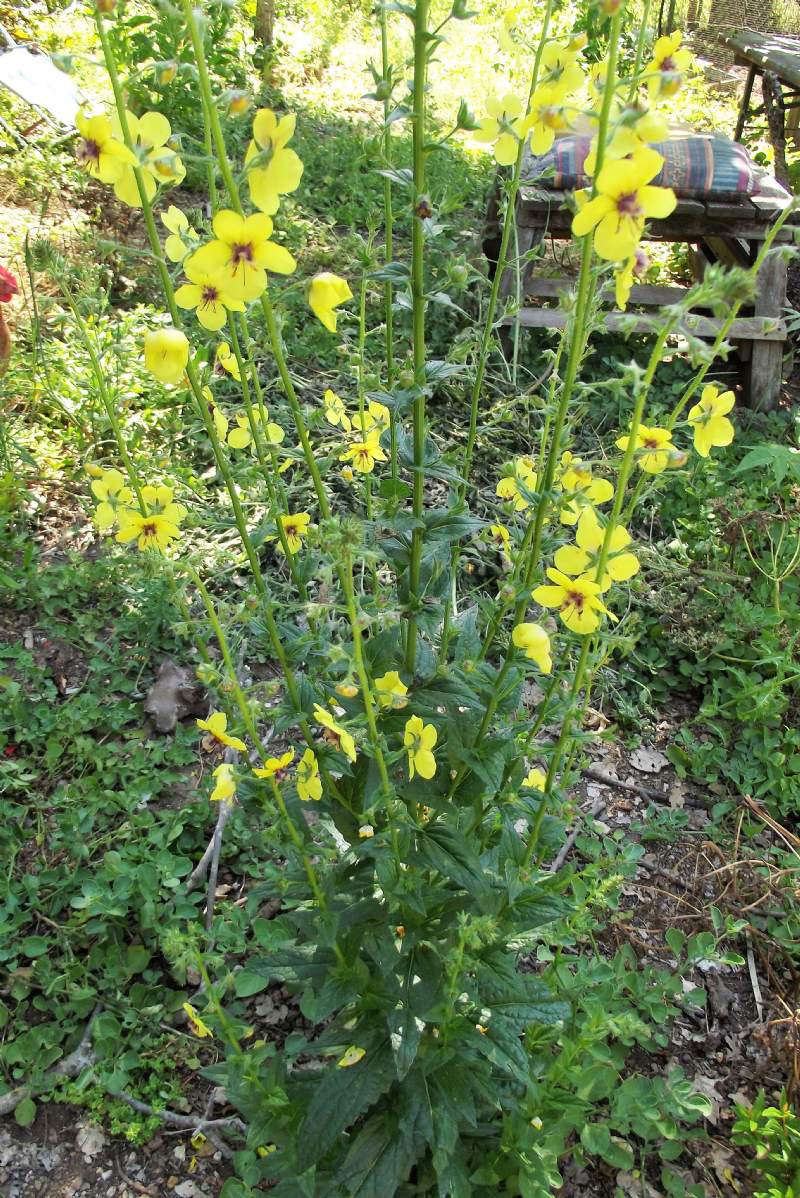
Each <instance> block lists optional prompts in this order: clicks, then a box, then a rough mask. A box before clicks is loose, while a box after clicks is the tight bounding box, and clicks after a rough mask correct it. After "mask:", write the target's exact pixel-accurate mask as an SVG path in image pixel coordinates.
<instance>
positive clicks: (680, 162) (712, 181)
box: [524, 133, 759, 200]
mask: <svg viewBox="0 0 800 1198" xmlns="http://www.w3.org/2000/svg"><path fill="white" fill-rule="evenodd" d="M590 145H591V138H589V137H583V136H571V137H561V138H558V139H557V140H556V141H555V142H554V143H553V148H552V149H551V150H548V152H547V153H546V154H542V155H541V156H540V157H538V158H535V157H531V158H530V159H529V160H528V167H527V170H526V171H525V173H524V181H525V182H526V183H533V182H535V183H537V184H539V185H540V186H542V187H552V188H553V189H555V190H557V191H573V190H574V189H575V188H579V187H589V186H591V179H590V178H589V176H588V175H587V174H586V173H585V171H584V163H585V162H586V158H587V156H588V154H589V147H590ZM653 148H654V149H656V150H658V152H659V154H661V155H663V157H664V159H665V161H664V165H663V167H662V168H661V170H660V171H659V173H658V174H657V175H656V177H655V179H653V183H654V184H655V185H656V186H657V187H671V188H672V189H673V191H674V192H675V194H676V195H677V196H684V197H686V198H690V197H693V198H695V199H712V198H716V199H719V200H722V199H731V200H737V199H741V197H742V196H751V195H755V194H756V193H757V192H758V190H759V183H758V178H757V176H756V169H755V166H754V164H753V162H752V161H751V159H750V155H749V154H748V153H747V150H746V149H745V148H744V146H740V145H739V143H738V142H735V141H731V139H730V138H729V137H723V136H721V135H720V134H718V133H693V134H690V135H688V136H682V137H672V138H670V140H669V141H664V142H656V143H655V144H654V147H653Z"/></svg>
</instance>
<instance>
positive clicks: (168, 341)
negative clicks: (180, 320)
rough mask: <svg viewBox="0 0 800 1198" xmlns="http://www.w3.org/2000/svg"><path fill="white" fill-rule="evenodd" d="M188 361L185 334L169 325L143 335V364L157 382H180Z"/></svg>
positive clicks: (187, 344)
mask: <svg viewBox="0 0 800 1198" xmlns="http://www.w3.org/2000/svg"><path fill="white" fill-rule="evenodd" d="M188 361H189V341H188V338H187V336H186V334H185V333H182V332H181V330H180V329H175V328H173V327H172V326H171V325H168V326H167V327H166V328H161V329H153V330H152V331H151V332H149V333H146V334H145V338H144V364H145V366H146V367H147V369H148V370H149V371H150V373H151V374H154V375H155V376H156V378H157V379H158V380H159V382H162V383H167V384H172V385H173V386H174V385H175V384H176V383H179V382H181V380H182V379H183V372H184V371H185V370H186V365H187V363H188Z"/></svg>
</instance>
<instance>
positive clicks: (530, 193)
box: [501, 167, 794, 409]
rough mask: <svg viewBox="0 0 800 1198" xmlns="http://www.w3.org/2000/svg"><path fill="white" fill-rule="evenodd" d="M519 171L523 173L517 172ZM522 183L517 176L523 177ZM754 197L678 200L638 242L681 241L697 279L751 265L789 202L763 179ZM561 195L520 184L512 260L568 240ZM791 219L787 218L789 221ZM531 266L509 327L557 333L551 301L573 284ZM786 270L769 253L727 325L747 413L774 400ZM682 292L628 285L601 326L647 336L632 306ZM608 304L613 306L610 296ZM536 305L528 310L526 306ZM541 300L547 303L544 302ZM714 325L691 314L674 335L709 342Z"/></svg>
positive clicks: (507, 289)
mask: <svg viewBox="0 0 800 1198" xmlns="http://www.w3.org/2000/svg"><path fill="white" fill-rule="evenodd" d="M523 170H524V167H523ZM523 178H524V174H523ZM760 184H761V192H760V194H758V195H755V196H752V197H750V198H742V199H741V200H739V201H737V202H718V201H714V200H694V199H692V200H689V199H679V200H678V205H677V207H676V209H675V211H674V212H673V214H672V215H671V216H669V217H667V219H666V220H654V221H651V222H649V223H648V225H647V228H646V232H645V238H644V240H645V241H672V242H682V243H685V244H688V245H689V246H690V256H691V258H692V266H693V270H694V272H695V274H696V277H698V278H700V277H702V272H703V270H704V269H705V266H706V265H707V264H708V263H711V262H722V263H724V264H726V265H739V266H744V267H747V266H751V265H752V264H753V262H754V261H755V259H756V256H757V254H758V252H759V249H760V246H761V243H762V242H763V241H764V238H765V237H766V235H767V232H768V230H769V227H770V225H771V223H772V222H774V221H775V220H776V219H777V218H778V216H779V215H780V214H781V213H782V212H783V211H784V209H785V208H786V207H787V206H788V205H789V204H790V203H791V200H792V197H791V196H790V194H789V192H787V191H786V190H785V189H784V188H783V187H781V185H780V184H779V183H778V182H777V181H776V180H775V179H773V178H772V177H771V176H769V175H764V177H763V178H761V179H760ZM565 199H566V194H565V193H564V192H562V191H551V190H548V189H547V188H544V187H542V186H526V185H525V184H524V183H523V185H522V187H521V188H520V191H519V195H518V197H517V208H516V221H517V235H518V246H519V254H520V257H523V256H524V255H526V254H527V253H528V252H529V251H530V250H532V249H534V247H535V246H537V245H539V244H540V243H541V242H542V241H543V240H544V239H545V238H546V237H551V238H554V239H555V240H567V239H569V238H570V237H571V224H572V213H571V211H570V210H569V208H568V207H567V206H566V203H565ZM793 219H794V217H790V220H793ZM793 239H794V229H793V228H791V227H790V226H789V223H788V222H787V224H786V225H784V227H783V228H782V229H781V230H780V231H779V233H778V237H777V241H778V242H779V243H780V242H783V243H785V242H790V241H792V240H793ZM523 260H524V258H523ZM533 265H534V263H533V261H528V262H527V265H526V267H525V269H524V270H523V279H522V296H523V303H522V307H521V309H520V311H519V312H518V313H517V314H516V316H514V317H510V318H509V320H510V321H511V322H513V321H515V320H516V321H518V322H519V324H520V325H521V326H522V327H523V328H548V329H557V328H562V327H563V326H564V324H565V322H566V313H565V312H564V311H563V310H562V309H560V308H559V307H557V306H553V304H552V301H553V300H557V299H558V297H559V296H560V294H561V293H562V292H563V291H565V290H569V289H570V288H572V287H573V286H574V280H572V279H568V278H563V277H562V278H552V277H550V278H541V277H537V276H535V275H534V274H533ZM786 270H787V264H786V262H785V261H783V259H782V257H781V256H780V255H776V254H770V255H769V257H768V258H767V260H766V261H765V263H764V265H763V266H762V268H761V270H760V272H759V276H758V293H757V297H756V301H755V304H754V305H752V306H751V308H750V309H743V314H742V315H741V316H740V317H739V318H738V319H737V320H736V321H734V323H733V326H732V327H731V330H730V333H729V334H728V340H730V341H731V342H733V343H734V344H735V345H736V348H737V350H738V351H739V356H740V359H741V360H742V361H743V362H745V363H746V380H745V382H746V397H749V398H748V400H747V402H749V403H750V404H751V406H753V407H758V408H762V409H770V408H774V407H775V406H776V405H777V403H778V400H779V397H780V388H781V368H782V363H783V347H784V342H785V341H786V337H787V331H786V322H785V320H784V319H783V308H784V305H785V303H786ZM515 289H516V272H515V271H514V269H513V267H511V268H509V269H507V271H506V273H505V276H504V278H503V280H502V284H501V291H502V293H503V294H504V295H505V296H509V295H512V294H514V293H515ZM688 290H689V288H687V287H674V286H673V287H665V286H652V285H640V286H634V287H633V289H632V291H631V297H630V301H629V305H628V311H627V312H626V313H622V312H619V311H614V310H613V309H612V310H609V311H608V312H607V313H606V315H605V319H604V327H605V328H606V329H609V330H615V329H625V330H629V331H630V330H632V331H639V332H651V333H652V332H653V331H654V329H655V328H657V325H658V317H657V315H655V314H654V313H653V314H650V315H647V314H645V313H640V312H636V311H635V309H636V308H637V307H641V308H653V307H655V308H658V307H663V306H664V305H666V304H673V303H676V302H677V301H679V300H680V299H682V298H683V297H684V296H685V294H686V292H687V291H688ZM607 294H608V298H609V299H610V300H611V301H612V302H613V290H612V289H609V292H608V293H607ZM531 300H533V301H536V303H535V304H532V303H530V302H529V301H531ZM547 301H551V302H550V303H548V302H547ZM722 323H723V322H722V320H720V319H719V318H717V317H714V316H713V315H711V314H709V313H708V312H706V313H704V312H702V311H701V310H698V311H693V312H692V313H691V314H689V315H687V316H686V318H685V320H684V324H683V328H682V330H681V329H679V330H677V331H678V332H681V331H683V332H684V333H686V334H692V335H693V336H695V337H701V338H708V339H709V340H713V339H714V338H715V336H716V335H717V333H718V331H719V329H720V328H721V326H722Z"/></svg>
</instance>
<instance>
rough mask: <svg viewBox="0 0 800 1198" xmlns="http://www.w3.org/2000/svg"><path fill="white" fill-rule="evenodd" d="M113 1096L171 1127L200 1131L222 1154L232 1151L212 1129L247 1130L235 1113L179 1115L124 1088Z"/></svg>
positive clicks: (194, 1131)
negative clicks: (223, 1115) (219, 1116)
mask: <svg viewBox="0 0 800 1198" xmlns="http://www.w3.org/2000/svg"><path fill="white" fill-rule="evenodd" d="M114 1097H115V1098H119V1099H120V1100H121V1101H122V1102H124V1103H127V1105H128V1106H129V1107H132V1108H133V1110H134V1111H139V1113H140V1114H142V1115H152V1116H153V1117H154V1118H156V1119H161V1120H162V1121H163V1122H164V1123H170V1124H171V1125H172V1126H173V1127H180V1128H182V1129H184V1130H185V1131H191V1132H193V1133H196V1132H202V1133H203V1135H204V1136H205V1137H206V1139H208V1140H210V1141H211V1143H212V1144H213V1145H214V1146H215V1147H216V1148H217V1149H219V1151H220V1152H221V1153H222V1155H223V1156H226V1157H231V1156H233V1153H232V1152H231V1150H230V1148H228V1146H227V1144H224V1143H223V1142H222V1140H220V1139H219V1138H218V1137H217V1136H215V1135H214V1132H213V1130H212V1129H213V1128H217V1129H219V1130H221V1129H222V1128H224V1127H229V1128H230V1129H231V1130H232V1131H238V1132H240V1133H241V1134H242V1135H245V1134H246V1132H247V1125H246V1124H245V1123H243V1122H242V1120H241V1119H239V1118H238V1117H237V1116H236V1115H231V1116H230V1117H229V1118H227V1119H205V1118H204V1117H203V1116H202V1115H181V1114H179V1113H178V1112H177V1111H166V1110H158V1109H156V1107H152V1106H150V1105H149V1104H148V1103H146V1102H140V1101H139V1099H138V1098H134V1097H133V1095H132V1094H126V1093H125V1091H124V1090H121V1091H120V1092H119V1093H118V1094H115V1095H114Z"/></svg>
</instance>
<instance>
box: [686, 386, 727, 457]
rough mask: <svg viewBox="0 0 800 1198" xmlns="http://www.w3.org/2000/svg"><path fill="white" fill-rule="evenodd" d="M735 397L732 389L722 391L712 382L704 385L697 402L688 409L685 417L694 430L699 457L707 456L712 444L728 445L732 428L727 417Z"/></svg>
mask: <svg viewBox="0 0 800 1198" xmlns="http://www.w3.org/2000/svg"><path fill="white" fill-rule="evenodd" d="M735 402H736V397H735V396H734V394H733V392H732V391H723V392H722V394H720V391H719V388H718V387H716V386H715V385H714V384H713V383H709V385H708V386H707V387H704V388H703V390H702V392H701V395H700V401H699V403H696V404H695V405H694V407H692V408H690V409H689V415H688V417H687V419H688V422H689V424H690V426H691V428H692V429H693V431H694V447H695V449H696V450H697V452H698V453H699V454H700V457H701V458H707V457H708V455H709V453H710V452H711V450H712V449H713V448H714V446H724V445H730V443H731V441H732V440H733V437H734V428H733V424H732V423H731V421H730V420H729V419H728V412H730V411H731V409H732V408H733V405H734V403H735Z"/></svg>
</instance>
